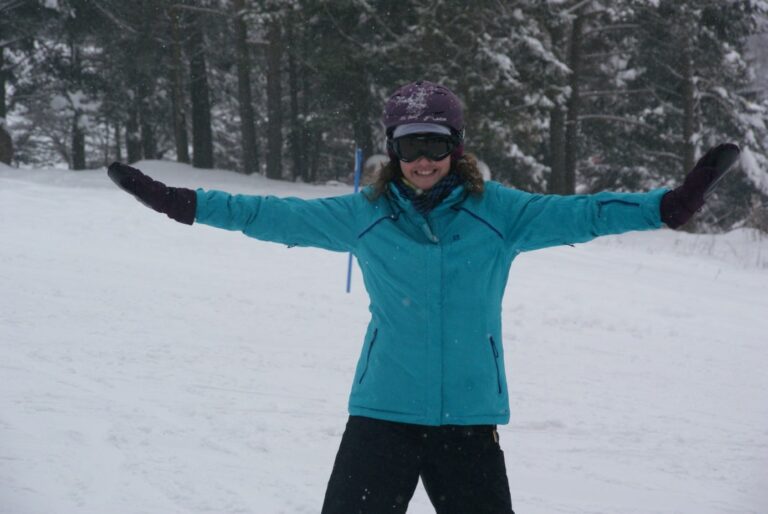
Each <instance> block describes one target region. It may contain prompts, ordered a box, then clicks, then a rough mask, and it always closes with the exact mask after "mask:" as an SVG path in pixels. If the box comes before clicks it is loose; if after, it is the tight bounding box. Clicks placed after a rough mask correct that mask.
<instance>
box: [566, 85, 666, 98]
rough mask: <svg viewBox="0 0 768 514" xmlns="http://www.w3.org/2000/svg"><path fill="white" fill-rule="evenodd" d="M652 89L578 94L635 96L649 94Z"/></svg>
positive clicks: (581, 94)
mask: <svg viewBox="0 0 768 514" xmlns="http://www.w3.org/2000/svg"><path fill="white" fill-rule="evenodd" d="M652 91H653V89H651V88H649V87H646V88H643V89H617V90H614V91H610V90H608V91H584V92H582V93H580V96H582V97H585V96H619V95H636V94H640V93H650V92H652Z"/></svg>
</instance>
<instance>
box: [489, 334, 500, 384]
mask: <svg viewBox="0 0 768 514" xmlns="http://www.w3.org/2000/svg"><path fill="white" fill-rule="evenodd" d="M488 340H489V341H490V342H491V350H493V363H494V364H495V365H496V385H497V386H498V388H499V394H501V372H500V371H499V350H498V349H497V348H496V341H494V340H493V336H490V337H489V338H488Z"/></svg>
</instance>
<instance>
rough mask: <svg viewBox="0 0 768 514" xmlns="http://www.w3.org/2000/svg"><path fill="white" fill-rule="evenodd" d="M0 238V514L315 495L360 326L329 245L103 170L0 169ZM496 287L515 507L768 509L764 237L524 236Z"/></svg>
mask: <svg viewBox="0 0 768 514" xmlns="http://www.w3.org/2000/svg"><path fill="white" fill-rule="evenodd" d="M138 166H139V167H141V168H142V169H144V170H145V171H147V172H149V173H151V174H152V175H153V176H155V177H156V178H159V179H161V180H164V181H166V182H167V183H171V184H174V185H181V186H192V187H196V186H202V187H206V188H214V187H215V188H220V189H224V190H229V191H233V192H241V193H254V194H261V193H268V194H277V195H296V196H304V197H316V196H324V195H336V194H341V193H346V192H347V191H348V189H349V188H347V187H346V186H336V187H329V186H323V187H318V186H311V185H304V184H289V183H283V182H272V181H268V180H266V179H264V178H262V177H253V176H252V177H246V176H242V175H237V174H235V173H230V172H226V171H221V170H216V171H211V170H195V169H192V168H189V167H187V166H185V165H180V164H174V163H167V162H157V161H147V162H142V163H139V164H138ZM0 241H2V246H0V284H1V286H2V293H3V294H2V296H1V297H0V355H1V357H0V382H1V383H2V395H1V396H0V398H2V400H1V401H0V511H2V512H3V513H4V514H5V513H7V514H37V513H42V512H55V513H57V514H75V513H77V514H103V513H105V512H108V513H110V514H134V513H156V512H163V513H185V514H186V513H241V512H252V513H316V512H318V511H319V508H320V504H321V502H322V498H323V493H324V490H325V484H326V482H327V479H328V476H329V473H330V470H331V466H332V464H333V458H334V455H335V452H336V448H337V445H338V442H339V439H340V437H341V433H342V430H343V427H344V423H345V421H346V396H347V393H348V390H349V386H350V383H351V380H352V376H353V372H354V364H355V361H356V359H357V356H358V353H359V351H360V345H361V341H362V337H363V333H364V329H365V325H366V322H367V299H366V297H365V294H364V292H363V291H362V288H361V279H360V276H359V271H358V270H357V268H355V273H356V274H355V275H354V277H353V282H352V294H345V293H344V288H345V273H346V260H347V257H346V256H345V255H341V254H334V253H330V252H323V251H320V250H313V249H300V248H293V249H287V248H285V247H284V246H281V245H274V244H268V243H263V242H259V241H255V240H252V239H247V238H245V237H244V236H242V235H241V234H237V233H229V232H224V231H219V230H216V229H213V228H210V227H203V226H195V227H186V226H182V225H179V224H176V223H174V222H172V221H170V220H169V219H167V218H166V217H164V216H161V215H158V214H156V213H154V212H152V211H151V210H149V209H146V208H144V207H143V206H141V205H140V204H139V203H137V202H136V201H135V200H133V199H132V198H130V197H129V196H128V195H126V194H125V193H123V192H121V191H119V190H118V189H117V188H115V187H114V186H113V185H112V183H111V182H109V180H108V179H107V178H106V175H105V173H104V170H103V169H102V170H93V171H84V172H69V171H62V170H16V169H13V168H9V167H6V166H0ZM509 283H510V285H509V287H508V291H507V296H506V299H505V303H504V307H503V316H504V323H505V327H504V338H505V344H506V359H507V363H506V364H507V368H508V376H509V383H510V395H511V403H512V421H511V423H510V424H509V425H506V426H503V427H500V434H501V445H502V447H503V449H504V451H505V454H506V463H507V469H508V472H509V479H510V484H511V489H512V497H513V501H514V505H515V510H516V511H517V512H520V513H525V514H552V513H563V514H565V513H568V514H599V513H605V514H608V513H611V514H613V513H617V512H620V513H622V514H640V513H642V514H662V513H664V514H672V513H680V512H696V513H697V514H727V513H733V514H736V513H738V514H746V513H765V512H768V490H767V489H766V488H765V477H766V472H767V471H768V401H766V391H767V390H768V373H765V362H766V359H767V358H768V337H766V329H767V328H768V319H767V318H766V312H768V295H767V294H766V291H768V242H767V241H766V239H765V238H764V237H761V236H759V235H758V234H756V233H754V232H750V231H746V230H742V231H738V232H734V233H731V234H727V235H721V236H711V235H708V236H696V235H691V234H686V233H677V232H672V231H669V230H661V231H656V232H649V233H640V234H627V235H623V236H618V237H610V238H603V239H600V240H598V241H595V242H593V243H590V244H586V245H578V246H576V247H575V248H571V247H562V248H553V249H549V250H544V251H539V252H535V253H531V254H526V255H523V256H521V257H520V258H519V259H518V261H517V262H516V263H515V265H513V267H512V272H511V274H510V280H509ZM429 512H433V510H432V509H431V507H430V505H429V501H428V499H427V497H426V494H425V493H424V491H423V489H422V488H421V487H419V489H417V493H416V496H415V497H414V499H413V501H412V503H411V508H410V509H409V513H415V514H425V513H429Z"/></svg>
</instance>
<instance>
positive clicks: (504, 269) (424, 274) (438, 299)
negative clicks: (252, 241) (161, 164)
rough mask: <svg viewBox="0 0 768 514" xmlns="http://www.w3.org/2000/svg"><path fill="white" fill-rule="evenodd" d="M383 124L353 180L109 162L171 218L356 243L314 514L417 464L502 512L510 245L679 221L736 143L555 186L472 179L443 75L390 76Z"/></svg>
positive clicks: (286, 239) (328, 245) (456, 107)
mask: <svg viewBox="0 0 768 514" xmlns="http://www.w3.org/2000/svg"><path fill="white" fill-rule="evenodd" d="M384 124H385V126H386V133H387V149H388V152H389V155H390V158H391V160H390V162H389V163H388V164H387V165H386V166H385V167H384V168H383V169H382V171H381V173H380V176H379V178H378V180H377V182H376V183H375V184H374V185H372V186H371V187H368V188H366V189H365V190H364V191H363V193H362V194H351V195H346V196H339V197H333V198H323V199H315V200H302V199H298V198H275V197H270V196H241V195H237V196H233V195H230V194H228V193H224V192H220V191H204V190H201V189H198V190H197V191H192V190H189V189H182V188H172V187H166V186H165V185H163V184H161V183H160V182H157V181H154V180H152V179H151V178H149V177H147V176H146V175H143V174H142V173H141V172H139V171H138V170H135V169H133V168H130V167H128V166H125V165H122V164H119V163H115V164H113V165H111V166H110V168H109V176H110V177H111V178H112V180H114V181H115V183H116V184H117V185H118V186H120V187H121V188H123V189H124V190H126V191H128V192H129V193H131V194H133V195H134V196H136V197H137V198H138V199H139V200H140V201H141V202H143V203H144V204H146V205H148V206H149V207H151V208H153V209H155V210H157V211H158V212H162V213H165V214H167V215H168V216H169V217H171V218H173V219H175V220H177V221H180V222H182V223H186V224H192V223H193V222H197V223H204V224H207V225H212V226H215V227H220V228H224V229H227V230H240V231H242V232H243V233H244V234H246V235H248V236H251V237H255V238H257V239H261V240H265V241H274V242H280V243H285V244H288V245H292V246H293V245H298V246H314V247H319V248H325V249H328V250H334V251H340V252H352V253H354V254H355V256H356V257H357V259H358V262H359V264H360V268H361V269H362V273H363V278H364V281H365V287H366V290H367V291H368V294H369V296H370V299H371V305H370V311H371V322H370V324H369V326H368V330H367V333H366V335H365V338H364V340H363V347H362V351H361V354H360V359H359V361H358V364H357V369H356V371H355V377H354V382H353V385H352V391H351V394H350V398H349V414H350V417H349V421H348V423H347V427H346V430H345V432H344V435H343V437H342V440H341V445H340V448H339V451H338V454H337V457H336V461H335V464H334V467H333V472H332V474H331V477H330V480H329V483H328V489H327V491H326V496H325V502H324V505H323V511H322V512H323V513H326V514H331V513H339V514H342V513H343V514H350V513H358V512H361V513H362V512H365V513H379V512H405V511H406V509H407V506H408V502H409V500H410V498H411V496H412V495H413V492H414V490H415V488H416V484H417V482H418V479H419V477H421V479H422V481H423V483H424V486H425V488H426V491H427V493H428V495H429V498H430V500H431V501H432V504H433V505H434V507H435V509H436V511H437V512H438V513H463V514H466V513H493V514H509V513H512V512H513V511H512V502H511V499H510V493H509V484H508V481H507V477H506V470H505V464H504V456H503V453H502V451H501V449H500V447H499V437H498V433H497V431H496V425H498V424H504V423H507V422H508V421H509V400H508V394H507V380H506V376H505V371H504V349H503V345H502V339H501V334H502V329H501V301H502V296H503V294H504V289H505V286H506V282H507V276H508V272H509V267H510V265H511V263H512V261H513V260H514V258H515V257H516V256H517V255H518V254H519V253H520V252H523V251H530V250H536V249H539V248H544V247H549V246H553V245H562V244H570V243H580V242H585V241H589V240H591V239H593V238H595V237H597V236H600V235H604V234H618V233H622V232H627V231H630V230H648V229H655V228H659V227H660V226H661V225H662V223H666V224H667V225H668V226H670V227H673V228H676V227H678V226H680V225H682V224H683V223H685V222H686V221H687V220H688V219H689V218H690V217H691V216H692V215H693V213H694V212H695V211H696V210H697V209H699V208H700V207H701V206H702V205H703V203H704V198H705V193H706V192H707V190H708V188H710V187H711V186H712V185H714V184H715V183H716V182H717V181H718V180H719V178H720V177H721V176H722V173H723V171H722V170H721V169H720V168H717V167H715V166H716V164H717V163H718V160H719V159H721V158H722V157H723V155H724V154H726V153H728V152H733V151H734V149H735V148H736V147H735V146H734V145H721V146H720V147H717V148H715V149H713V150H711V151H710V152H709V153H708V154H707V155H705V156H704V157H703V158H702V159H701V161H699V163H697V165H696V167H695V168H694V169H693V170H692V171H691V172H690V173H689V175H688V177H687V178H686V180H685V182H684V184H683V185H682V186H681V187H679V188H677V189H674V190H672V191H667V190H656V191H652V192H650V193H641V194H629V193H599V194H596V195H583V196H568V197H564V196H554V195H535V194H529V193H525V192H522V191H517V190H514V189H510V188H507V187H504V186H502V185H501V184H498V183H496V182H490V181H489V182H484V181H483V179H482V177H481V175H480V173H479V171H478V169H477V165H476V161H475V160H474V159H473V158H472V157H470V156H468V155H465V154H464V147H463V142H464V120H463V112H462V108H461V104H460V101H459V99H458V98H457V97H456V96H455V95H454V94H453V93H452V92H451V91H450V90H448V89H447V88H445V87H442V86H440V85H437V84H433V83H430V82H426V81H420V82H415V83H412V84H408V85H406V86H403V87H401V88H400V89H398V90H397V91H396V92H395V93H394V94H393V95H392V96H391V97H390V98H389V99H388V100H387V103H386V107H385V113H384ZM736 151H737V149H736Z"/></svg>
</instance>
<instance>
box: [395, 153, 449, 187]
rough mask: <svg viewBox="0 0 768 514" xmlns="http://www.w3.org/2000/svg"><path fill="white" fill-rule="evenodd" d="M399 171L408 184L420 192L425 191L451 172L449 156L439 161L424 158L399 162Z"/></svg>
mask: <svg viewBox="0 0 768 514" xmlns="http://www.w3.org/2000/svg"><path fill="white" fill-rule="evenodd" d="M400 169H401V170H403V176H404V177H405V179H406V180H407V181H408V182H410V183H411V184H413V185H414V186H416V187H418V188H419V189H421V190H422V191H427V190H428V189H431V188H432V186H434V185H435V184H437V183H438V182H440V180H441V179H442V178H443V177H444V176H446V175H447V174H448V172H449V171H450V170H451V156H450V155H449V156H447V157H446V158H444V159H442V160H440V161H431V160H429V159H427V158H426V157H424V156H422V157H419V158H418V159H417V160H415V161H413V162H405V161H400Z"/></svg>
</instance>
